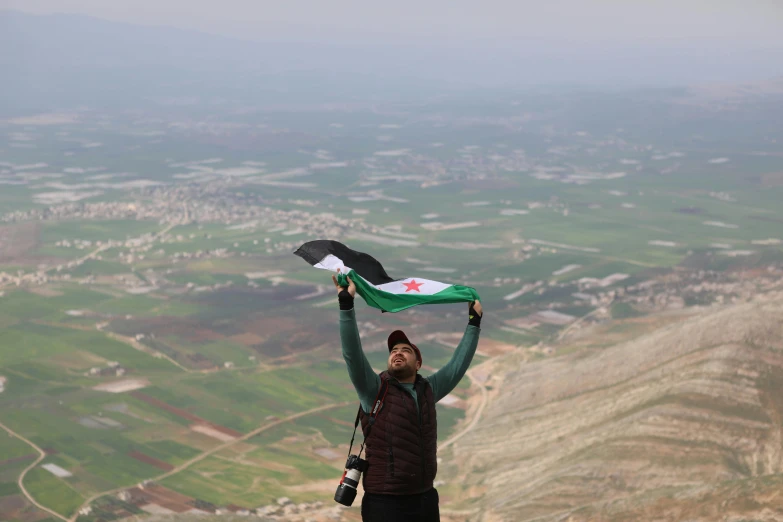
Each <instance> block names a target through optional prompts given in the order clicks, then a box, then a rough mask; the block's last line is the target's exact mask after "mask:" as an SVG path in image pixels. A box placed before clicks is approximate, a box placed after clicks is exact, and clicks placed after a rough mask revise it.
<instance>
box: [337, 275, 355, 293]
mask: <svg viewBox="0 0 783 522" xmlns="http://www.w3.org/2000/svg"><path fill="white" fill-rule="evenodd" d="M346 277H347V276H346ZM332 282H333V283H334V286H335V288H337V295H340V292H342V291H343V290H348V293H349V294H351V297H356V285H355V284H354V283H353V281H351V278H350V277H348V288H346V287H344V286H340V283H338V282H337V276H336V275H332Z"/></svg>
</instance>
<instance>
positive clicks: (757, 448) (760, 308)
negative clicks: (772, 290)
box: [446, 295, 783, 521]
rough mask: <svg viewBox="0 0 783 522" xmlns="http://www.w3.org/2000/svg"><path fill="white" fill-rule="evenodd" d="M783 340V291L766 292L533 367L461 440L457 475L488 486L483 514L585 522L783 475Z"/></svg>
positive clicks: (507, 382)
mask: <svg viewBox="0 0 783 522" xmlns="http://www.w3.org/2000/svg"><path fill="white" fill-rule="evenodd" d="M782 339H783V297H781V296H779V295H778V296H775V297H769V296H765V297H764V298H763V299H762V300H759V301H757V302H753V303H747V304H742V305H734V306H732V307H729V308H725V309H723V310H720V311H717V312H715V311H706V312H702V313H701V314H699V315H698V316H695V317H691V318H688V319H685V320H684V321H683V322H681V323H677V324H672V325H668V326H665V327H663V328H662V329H660V330H657V331H655V332H653V333H651V334H646V335H644V336H643V337H642V338H640V339H636V340H632V341H628V342H625V343H621V344H619V345H616V346H612V347H609V348H606V349H604V350H602V351H600V352H598V353H590V354H587V355H586V354H585V353H584V352H577V353H575V354H573V355H569V356H564V357H562V358H559V359H555V360H545V361H540V362H534V363H522V364H520V365H519V367H518V368H517V369H516V370H507V372H506V373H505V375H504V376H503V377H502V384H501V385H500V386H497V388H499V390H498V391H497V392H496V394H493V395H494V397H493V399H492V400H491V401H490V403H489V405H488V406H487V408H486V410H485V413H484V415H483V418H482V422H481V423H479V425H478V426H477V427H476V428H475V429H474V430H473V431H472V432H471V433H469V434H466V436H465V437H463V439H462V440H460V441H459V442H458V443H457V444H455V445H454V449H453V455H452V456H450V457H449V459H453V460H454V461H455V462H460V463H461V464H460V465H459V466H458V467H457V468H458V471H457V470H456V469H455V468H454V467H452V468H449V475H450V477H449V479H446V480H447V481H454V480H455V476H456V480H457V481H465V482H466V486H465V489H466V490H468V489H470V488H474V491H483V494H481V495H480V498H481V501H480V503H481V505H482V511H483V514H482V515H481V516H480V517H479V518H478V519H476V520H481V521H490V520H493V521H494V520H533V519H539V517H541V519H542V520H556V519H558V520H559V518H558V517H564V516H566V515H567V516H571V517H575V518H573V520H583V518H580V515H578V514H577V513H578V512H579V511H580V510H585V509H587V510H588V511H590V512H591V513H592V515H591V516H598V515H600V516H608V515H606V513H604V512H603V509H605V508H606V509H608V506H610V505H612V504H616V503H618V502H625V503H627V504H628V509H630V510H640V509H642V507H643V506H646V505H647V503H648V501H644V497H645V496H649V497H650V498H651V499H656V498H658V496H659V494H661V493H662V492H664V493H665V492H667V491H671V490H673V491H676V492H677V493H678V494H684V492H689V491H690V492H691V493H692V492H693V491H696V490H699V488H702V489H704V488H706V489H707V490H710V489H712V488H716V487H718V485H719V484H720V483H721V482H726V481H737V480H745V479H755V478H758V477H764V476H776V475H778V474H780V473H782V472H783V453H782V452H781V447H782V444H783V426H782V425H781V419H783V398H781V397H780V394H779V391H780V390H783V341H782ZM514 357H515V355H510V356H508V357H506V358H505V359H506V360H505V361H503V360H502V359H501V360H500V361H498V362H497V363H496V365H495V366H494V370H495V371H497V369H498V368H502V367H503V365H504V364H509V363H510V362H511V361H513V360H514ZM614 509H616V506H615V508H614ZM621 516H622V514H621V513H615V514H614V515H612V516H611V517H621ZM611 517H610V518H606V519H607V520H610V519H611V520H614V519H615V518H611ZM584 519H586V518H584ZM620 519H622V518H617V520H620ZM591 520H592V519H591ZM602 520H603V518H602ZM705 520H706V519H705Z"/></svg>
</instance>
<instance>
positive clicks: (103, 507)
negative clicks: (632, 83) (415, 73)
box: [0, 92, 783, 522]
mask: <svg viewBox="0 0 783 522" xmlns="http://www.w3.org/2000/svg"><path fill="white" fill-rule="evenodd" d="M569 96H571V98H568V100H567V101H569V104H570V105H569V106H571V107H572V108H571V109H569V110H571V111H573V112H572V113H571V114H569V115H563V114H561V113H559V112H557V111H555V112H549V111H547V110H538V111H537V110H536V109H535V107H550V106H555V105H556V106H559V104H561V103H564V101H565V100H564V99H563V98H562V97H566V98H567V96H566V95H564V94H552V95H544V94H541V93H538V94H531V95H530V97H531V99H530V100H528V101H527V102H525V103H523V104H521V105H513V104H512V101H513V100H515V98H514V97H512V96H511V95H510V94H509V95H508V96H505V95H504V96H498V97H497V98H493V99H492V100H491V101H486V103H484V102H482V103H477V104H474V102H475V100H473V101H472V102H471V101H470V100H465V99H459V98H457V99H451V100H446V101H430V102H426V103H425V102H421V104H420V105H417V106H416V108H415V109H412V108H410V107H407V106H401V107H397V106H396V105H395V104H393V103H390V105H389V106H388V108H389V111H388V114H378V113H376V112H373V111H371V110H370V109H369V108H368V107H365V108H363V109H358V110H356V111H345V112H340V111H335V112H333V113H322V112H317V111H313V112H307V111H306V110H302V111H291V112H290V113H285V112H269V113H264V112H260V113H255V112H252V111H247V113H245V112H244V111H243V110H241V109H243V107H241V106H237V107H234V108H235V109H237V110H236V111H234V112H228V113H218V114H214V115H213V116H215V118H218V119H220V121H223V122H224V123H225V128H226V129H232V130H225V131H224V132H225V134H209V133H203V134H202V133H200V131H198V130H194V129H190V130H189V131H187V132H186V131H185V130H182V129H181V128H180V127H178V126H177V125H173V124H172V125H169V123H171V122H173V121H175V120H176V119H177V118H178V115H176V114H173V113H172V114H167V113H166V112H165V111H163V112H161V113H156V118H150V119H141V118H130V117H129V116H128V115H127V114H125V113H122V112H119V113H116V114H114V113H111V114H105V115H101V117H100V118H99V121H100V124H101V126H100V130H98V127H96V121H97V120H96V119H95V118H97V116H95V115H91V113H84V114H82V115H80V116H79V117H78V118H76V119H75V120H73V121H69V122H67V123H59V124H52V125H38V126H36V125H20V124H17V123H13V122H11V121H5V120H3V121H0V187H2V188H0V219H1V220H2V222H1V223H0V376H1V377H2V378H3V380H2V383H3V386H2V387H0V389H1V390H2V391H0V423H2V426H3V427H4V430H0V519H2V520H23V521H30V522H37V521H41V520H49V519H51V520H55V517H56V515H53V514H51V513H48V512H46V511H43V510H41V509H38V508H36V507H34V506H33V505H32V504H31V503H30V502H29V499H28V498H27V497H26V496H25V495H24V494H23V493H22V491H21V489H20V488H19V485H18V483H17V482H18V479H19V477H20V476H21V474H22V472H23V471H24V470H25V468H27V467H28V466H30V465H31V464H32V463H34V462H35V460H36V459H38V458H39V456H40V453H39V451H38V449H36V448H40V450H41V451H42V452H43V453H44V456H43V458H42V459H41V461H40V462H39V463H38V464H36V465H35V466H33V467H32V469H30V470H29V471H28V472H27V473H26V474H25V475H24V478H23V481H22V482H23V484H24V486H25V487H26V488H27V490H28V491H29V494H30V495H31V496H32V497H33V498H34V499H35V500H36V501H37V502H38V503H39V504H40V505H42V506H44V507H45V508H48V509H49V510H51V511H53V512H54V513H56V514H57V515H59V518H60V519H71V520H76V519H78V520H79V521H80V522H92V521H97V520H99V519H100V520H114V519H121V518H125V517H128V516H131V515H135V514H139V513H143V512H145V511H147V512H152V511H149V510H153V511H154V510H156V509H157V510H158V512H159V513H163V514H165V513H167V512H177V513H185V512H189V510H196V511H205V512H215V511H217V510H218V509H222V508H225V509H230V510H231V509H233V510H235V511H236V510H237V509H239V510H241V509H248V510H251V509H256V508H258V507H261V506H264V505H267V504H272V503H275V502H276V499H278V498H280V497H288V498H290V499H292V501H294V502H297V503H299V502H313V501H318V500H320V501H324V502H327V501H330V499H331V495H332V494H333V489H334V487H335V486H336V484H337V482H338V480H339V477H340V475H341V473H342V466H343V464H344V462H345V457H346V455H347V452H348V442H349V440H350V434H351V431H352V429H353V421H354V419H355V415H356V408H357V406H358V400H357V397H356V394H355V391H354V390H353V387H352V385H351V383H350V381H349V379H348V375H347V372H346V369H345V363H344V361H343V359H342V355H341V351H340V342H339V332H338V322H337V320H338V307H337V302H336V298H335V295H334V292H335V290H334V287H333V285H332V282H331V279H330V274H329V273H327V272H325V271H320V270H315V269H313V268H312V267H311V266H309V265H308V264H307V263H304V262H303V261H302V260H301V259H299V258H298V257H295V256H293V255H292V253H293V251H294V250H295V249H296V248H297V247H298V246H299V245H301V244H302V243H304V242H305V241H309V240H312V239H335V240H339V241H341V242H343V243H344V244H346V245H348V246H349V247H350V248H352V249H354V250H358V251H361V252H365V253H369V254H371V255H372V256H373V257H375V258H376V259H378V260H381V261H382V263H383V265H384V267H385V268H386V270H387V271H388V273H389V274H390V275H391V276H392V277H394V278H403V277H410V276H415V277H417V278H427V279H433V280H438V281H444V282H452V283H458V284H463V285H468V286H472V287H474V288H476V290H477V291H478V293H479V295H480V296H481V301H482V304H483V306H484V309H485V310H486V312H487V313H486V317H485V318H484V319H483V322H482V333H481V341H480V344H479V347H478V353H477V354H476V355H475V357H474V360H473V364H472V368H473V370H472V371H471V373H470V374H469V376H468V377H465V378H464V379H463V380H462V382H461V383H460V385H459V386H458V387H457V388H456V389H455V390H454V391H453V392H452V394H451V395H450V396H449V399H448V400H447V401H445V400H444V401H443V402H442V403H441V404H439V406H438V416H439V419H438V420H439V428H440V430H439V438H440V442H441V444H443V443H445V442H446V441H448V440H449V439H450V438H451V437H452V436H454V435H456V434H459V433H461V432H462V431H463V430H465V429H467V428H468V427H469V426H470V421H471V420H474V419H475V416H476V415H477V413H476V412H477V411H480V409H481V401H482V393H486V392H487V391H488V390H491V389H492V386H493V384H492V381H491V380H488V379H491V378H492V376H489V375H485V374H483V373H482V366H481V365H482V363H484V362H486V361H489V360H491V359H493V358H495V357H498V356H502V355H504V354H508V353H510V352H514V353H517V354H519V357H520V360H522V361H527V360H537V359H540V358H544V357H558V356H560V355H563V354H565V353H567V349H562V350H561V345H560V344H559V342H560V340H562V339H563V338H566V337H567V336H569V335H574V334H578V333H579V332H582V331H588V330H589V328H591V327H594V326H596V325H604V324H614V323H612V322H613V321H617V322H622V321H626V320H627V321H634V320H635V321H642V320H643V319H644V318H645V317H646V316H647V315H648V314H651V313H654V312H660V311H666V310H674V309H681V308H684V307H705V306H710V305H711V304H713V303H718V302H728V301H731V300H742V299H744V298H746V297H747V296H748V295H752V294H753V293H754V292H756V291H757V290H758V289H759V288H762V287H763V288H767V287H771V286H773V285H775V284H777V282H779V281H780V278H781V274H783V235H781V232H780V231H781V223H783V215H782V214H781V207H780V204H779V202H780V201H783V183H781V180H782V179H783V175H781V172H783V157H781V156H780V154H779V152H777V149H776V145H775V143H779V142H780V141H779V140H781V139H783V136H780V135H779V134H780V132H779V130H778V131H771V130H770V131H769V132H768V133H767V134H765V135H764V139H760V140H756V141H752V140H749V139H747V138H745V137H744V134H743V132H744V131H746V130H747V129H733V128H728V129H727V128H726V127H725V125H724V124H722V123H720V121H719V120H720V119H719V117H718V116H714V115H712V116H711V115H710V114H708V113H704V114H701V113H700V114H701V116H700V117H699V118H695V119H694V120H693V121H692V120H691V119H689V118H690V116H688V114H686V113H683V114H680V113H677V112H676V107H678V105H677V104H678V103H680V102H679V101H678V100H676V99H673V100H669V101H668V102H667V103H668V104H669V105H666V106H667V107H669V108H670V109H671V110H672V111H674V112H675V115H676V118H679V119H680V120H681V122H682V123H683V127H682V128H681V129H679V128H678V129H674V130H673V129H672V128H671V123H670V122H669V121H667V120H665V119H664V118H663V117H662V116H660V115H658V113H657V111H656V109H655V108H651V109H648V112H645V113H644V117H645V121H646V124H645V125H639V124H638V122H637V121H635V120H633V118H631V119H630V120H629V121H626V122H618V123H617V125H616V126H615V125H611V126H607V125H606V124H605V122H604V123H601V122H598V121H596V119H595V118H594V117H593V112H592V111H593V110H594V109H591V108H590V107H589V106H590V105H591V104H592V103H594V101H595V100H594V98H593V96H594V95H593V94H590V95H586V94H584V93H579V92H574V93H571V94H570V95H569ZM595 96H598V95H595ZM629 96H632V97H633V96H639V97H640V98H639V99H640V100H641V99H643V98H644V95H643V94H630V95H629ZM447 98H448V97H447ZM571 102H572V104H571ZM601 103H602V104H606V106H607V107H612V106H613V105H612V103H613V102H612V101H611V96H609V95H606V96H605V97H601ZM639 103H640V104H641V103H642V102H641V101H640V102H639ZM672 107H674V108H672ZM658 109H660V107H658ZM205 110H211V109H205ZM216 110H217V109H216ZM640 110H642V109H640ZM746 110H748V111H749V114H756V115H757V116H758V113H757V112H754V111H756V109H755V108H754V107H753V106H750V107H747V108H746ZM477 111H478V114H479V115H481V116H482V117H481V118H480V119H476V117H477ZM531 114H533V115H534V117H532V119H531V116H530V115H531ZM759 117H761V116H759ZM710 118H717V119H718V120H717V123H716V120H715V119H710ZM232 119H233V120H232ZM250 120H252V121H250ZM434 122H437V123H434ZM251 123H252V125H253V126H254V128H256V129H263V132H262V134H261V136H262V137H261V138H259V135H257V134H254V133H250V134H248V135H245V134H243V132H246V131H243V130H242V129H246V127H244V126H243V125H249V124H251ZM720 125H724V127H722V129H723V131H724V133H717V131H715V128H716V126H720ZM237 129H239V130H237ZM765 132H766V131H765ZM775 132H777V134H775ZM19 133H22V134H23V135H24V137H25V140H26V141H25V142H26V143H31V144H34V145H35V148H19V147H12V146H11V145H12V143H13V142H14V141H19V140H18V139H16V138H18V137H19V136H20V134H19ZM281 136H285V137H286V138H282V137H281ZM262 138H263V139H262ZM264 140H267V141H264ZM776 140H777V141H776ZM727 143H729V144H730V146H727ZM96 144H98V145H96ZM130 151H135V152H133V153H131V152H130ZM139 151H141V152H143V153H140V152H139ZM356 308H357V318H358V322H359V327H360V331H361V338H362V343H363V346H364V349H365V352H366V354H367V356H368V360H369V361H370V363H371V365H372V366H373V367H374V368H375V369H377V370H378V371H381V370H383V369H384V368H385V365H386V359H387V351H386V348H385V340H386V336H387V335H388V333H389V332H390V331H392V330H394V329H397V328H402V329H405V331H406V332H407V333H408V334H409V335H410V337H411V339H412V340H414V342H416V344H417V345H418V346H419V347H420V348H421V350H422V353H423V356H424V369H423V371H422V373H423V374H424V375H425V376H426V375H427V374H429V373H431V372H433V371H436V370H437V369H438V368H439V367H441V366H442V365H444V364H446V363H447V362H448V361H449V359H450V358H451V356H452V354H453V353H454V348H455V347H456V346H457V344H458V342H459V340H460V338H461V336H462V333H463V332H464V329H465V325H466V323H467V306H466V305H465V304H464V303H462V304H459V305H443V306H438V307H418V308H415V309H411V310H407V311H404V312H400V313H397V314H382V313H380V312H379V311H378V310H376V309H372V308H369V307H368V306H366V305H365V304H364V303H363V302H361V301H360V300H358V299H357V304H356ZM634 324H637V323H634ZM638 324H641V323H638ZM624 325H625V323H622V324H619V325H618V326H617V330H616V331H617V332H620V330H621V329H622V328H623V327H625V326H624ZM610 331H611V330H610ZM603 348H604V345H601V344H600V343H599V344H595V345H590V347H589V349H590V350H601V349H603ZM22 438H23V439H24V440H23V439H22ZM359 438H361V437H359ZM25 440H26V441H27V442H25ZM439 478H442V480H444V481H445V482H446V483H447V484H448V481H449V480H452V479H454V477H449V476H444V477H439ZM327 483H328V487H327V486H326V484H327ZM142 486H144V487H142ZM446 487H447V490H448V485H447V486H446ZM330 488H331V491H330ZM150 506H153V507H150ZM227 506H232V507H231V508H227ZM85 508H88V509H85ZM90 509H91V510H90ZM80 510H81V511H80ZM161 510H162V511H161ZM354 511H355V508H354Z"/></svg>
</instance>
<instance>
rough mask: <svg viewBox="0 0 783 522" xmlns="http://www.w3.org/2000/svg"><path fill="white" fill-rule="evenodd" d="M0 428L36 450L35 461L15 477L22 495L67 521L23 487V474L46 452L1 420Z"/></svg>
mask: <svg viewBox="0 0 783 522" xmlns="http://www.w3.org/2000/svg"><path fill="white" fill-rule="evenodd" d="M0 428H3V429H4V430H5V431H7V432H8V434H9V435H11V436H12V437H16V438H17V439H19V440H21V441H23V442H26V443H27V444H29V445H30V446H32V447H33V448H35V451H37V452H38V458H37V459H35V462H33V463H32V464H30V465H29V466H27V467H26V468H25V469H24V471H22V474H21V475H19V479H17V481H16V483H17V484H18V485H19V489H21V490H22V493H23V494H24V496H25V497H27V500H29V501H30V503H31V504H33V505H34V506H35V507H37V508H38V509H41V510H43V511H46V512H47V513H49V514H50V515H53V516H55V517H57V518H59V519H60V520H65V521H66V522H67V521H68V519H67V518H65V517H64V516H62V515H61V514H59V513H57V512H56V511H52V510H51V509H49V508H48V507H46V506H43V505H41V504H39V503H38V501H37V500H35V499H34V498H33V496H32V495H31V494H30V492H29V491H27V488H26V487H24V477H25V475H27V472H28V471H30V470H31V469H33V468H34V467H36V466H37V465H38V464H39V463H40V462H41V461H42V460H43V459H44V458H45V457H46V452H45V451H44V450H42V449H41V448H39V447H38V446H37V445H36V444H34V443H33V442H32V441H30V440H28V439H26V438H24V437H22V436H21V435H19V434H18V433H16V432H15V431H13V430H12V429H11V428H9V427H8V426H6V425H5V424H3V423H2V422H0Z"/></svg>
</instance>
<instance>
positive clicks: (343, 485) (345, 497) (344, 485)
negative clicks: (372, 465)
mask: <svg viewBox="0 0 783 522" xmlns="http://www.w3.org/2000/svg"><path fill="white" fill-rule="evenodd" d="M368 464H369V463H368V462H367V461H366V460H364V459H362V458H359V457H358V456H356V455H348V460H347V461H346V462H345V472H344V473H343V478H341V479H340V485H339V486H337V491H336V492H335V493H334V501H335V502H337V503H338V504H342V505H343V506H350V505H351V504H353V501H354V499H355V498H356V486H358V485H359V480H361V478H362V473H366V472H367V467H368Z"/></svg>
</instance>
